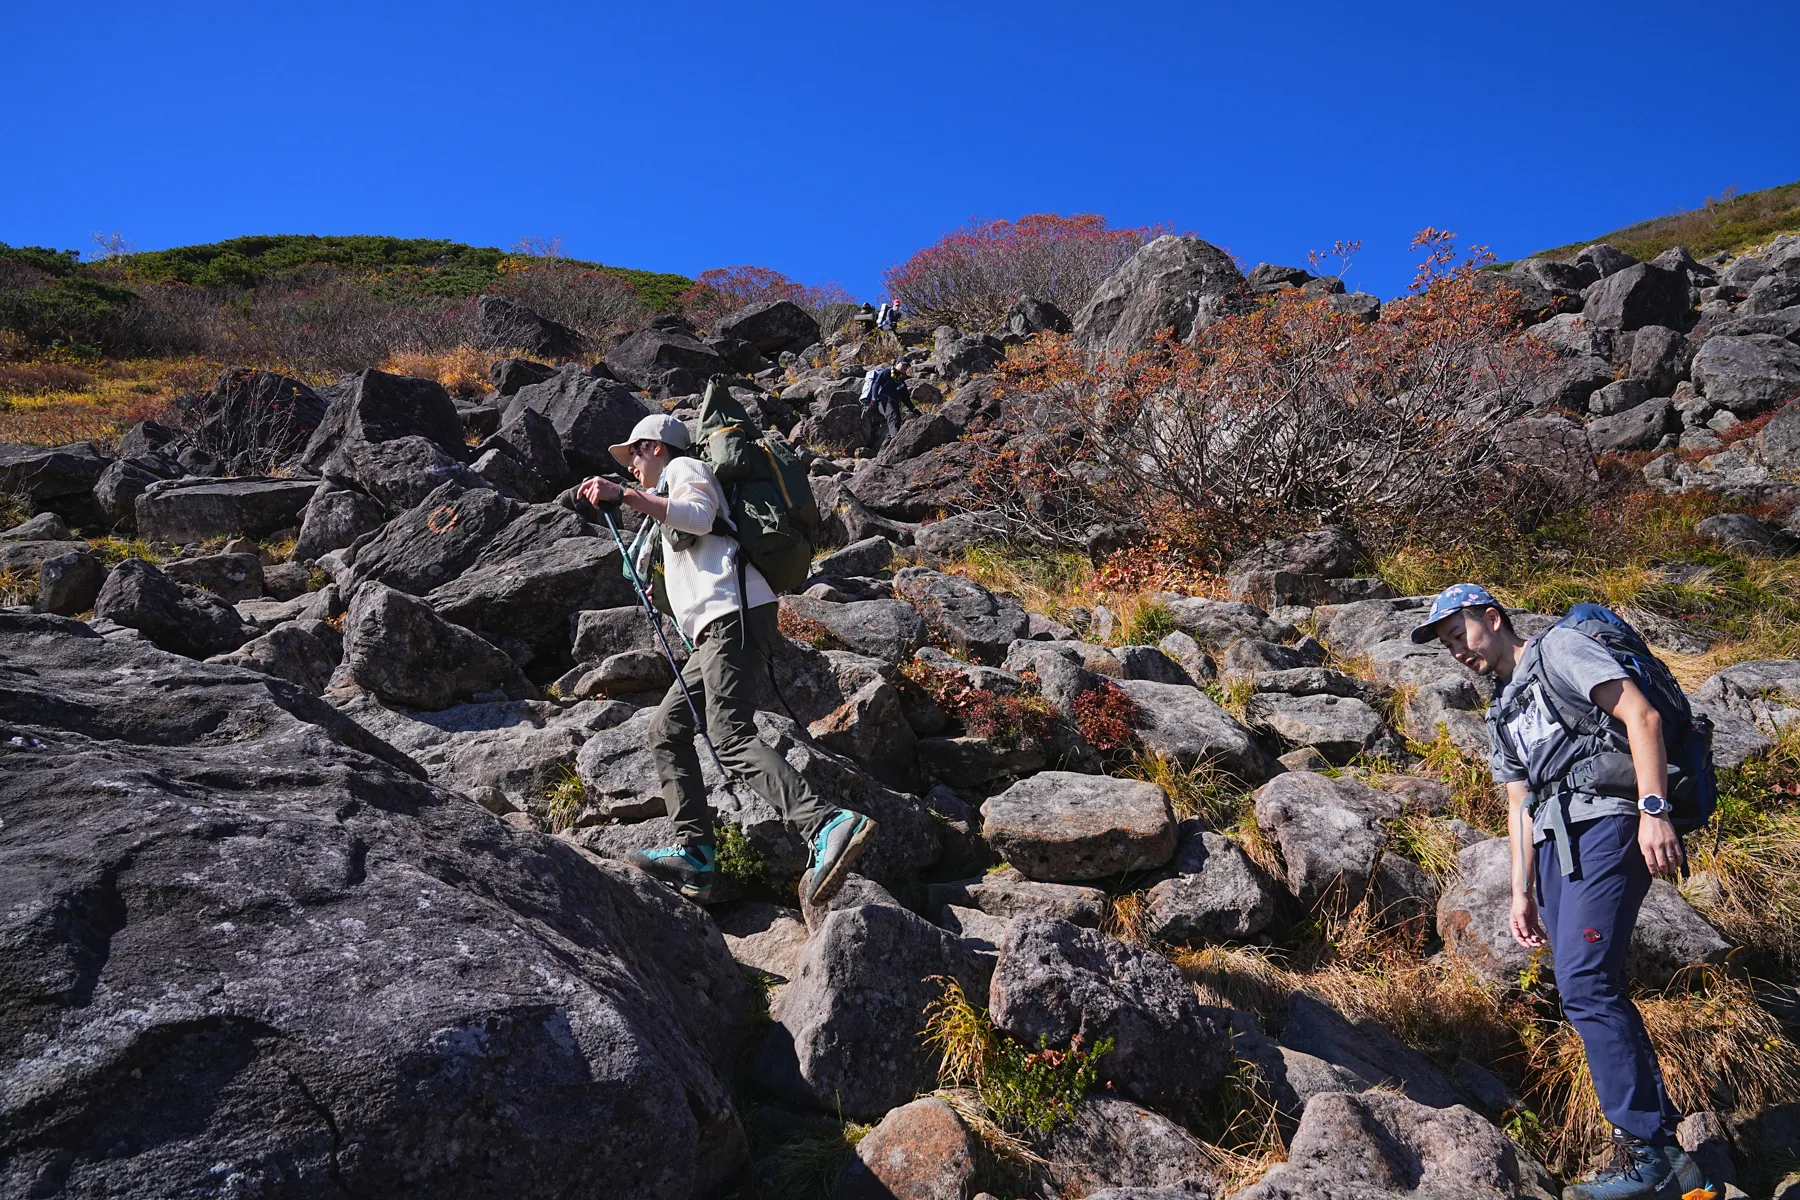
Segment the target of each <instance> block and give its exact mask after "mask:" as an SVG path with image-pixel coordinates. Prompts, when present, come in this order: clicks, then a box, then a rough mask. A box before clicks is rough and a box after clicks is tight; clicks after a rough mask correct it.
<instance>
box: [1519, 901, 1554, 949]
mask: <svg viewBox="0 0 1800 1200" xmlns="http://www.w3.org/2000/svg"><path fill="white" fill-rule="evenodd" d="M1511 924H1512V935H1513V941H1515V942H1517V943H1519V945H1521V946H1523V947H1525V948H1526V949H1527V950H1541V949H1543V948H1544V946H1545V945H1547V944H1548V939H1547V938H1545V936H1544V923H1543V922H1542V921H1540V920H1538V910H1537V901H1536V900H1533V899H1532V898H1531V895H1530V893H1528V892H1521V891H1516V890H1515V891H1514V892H1513V898H1512V920H1511Z"/></svg>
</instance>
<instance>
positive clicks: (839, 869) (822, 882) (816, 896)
mask: <svg viewBox="0 0 1800 1200" xmlns="http://www.w3.org/2000/svg"><path fill="white" fill-rule="evenodd" d="M874 840H875V818H873V817H863V818H862V828H860V829H858V830H857V831H856V832H855V833H853V834H851V835H850V844H849V845H847V846H845V847H844V852H843V853H842V854H840V855H838V858H837V861H836V862H834V863H832V864H831V869H830V870H829V871H827V872H825V876H824V878H822V879H815V880H813V886H812V902H813V903H814V904H823V903H825V902H826V901H827V900H830V899H831V898H832V897H833V896H835V895H837V893H838V889H839V888H841V887H843V886H844V877H845V876H847V875H848V874H850V868H851V867H853V866H855V865H856V860H857V859H859V858H861V857H862V853H863V851H864V850H867V849H868V848H869V843H870V842H872V841H874Z"/></svg>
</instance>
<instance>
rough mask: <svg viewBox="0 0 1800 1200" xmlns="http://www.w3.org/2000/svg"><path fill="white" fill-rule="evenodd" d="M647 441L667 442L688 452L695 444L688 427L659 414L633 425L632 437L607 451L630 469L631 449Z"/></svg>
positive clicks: (620, 463) (672, 418) (666, 414)
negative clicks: (689, 434)
mask: <svg viewBox="0 0 1800 1200" xmlns="http://www.w3.org/2000/svg"><path fill="white" fill-rule="evenodd" d="M646 440H648V441H653V442H666V443H668V444H669V445H671V446H673V447H675V449H677V450H686V449H687V448H688V447H689V446H692V445H693V444H694V439H693V438H692V437H690V436H688V427H687V426H686V425H684V424H682V423H681V422H680V421H677V420H676V419H675V418H674V417H671V416H670V415H669V414H668V413H657V414H655V415H653V416H648V417H645V418H644V419H643V420H641V421H639V422H638V423H637V424H636V425H633V426H632V427H631V436H630V437H628V438H626V439H625V440H624V441H622V442H620V443H619V444H618V445H616V446H608V447H607V449H609V450H611V451H612V456H613V457H614V458H615V459H617V460H618V462H619V465H620V466H622V467H626V468H629V467H630V466H631V448H632V447H633V446H635V445H637V444H638V443H639V442H642V441H646Z"/></svg>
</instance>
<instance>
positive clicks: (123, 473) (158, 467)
mask: <svg viewBox="0 0 1800 1200" xmlns="http://www.w3.org/2000/svg"><path fill="white" fill-rule="evenodd" d="M182 474H183V471H182V466H181V464H180V463H178V462H176V461H175V460H174V459H173V458H171V457H170V456H168V455H167V454H160V453H150V454H140V455H135V456H133V457H131V458H118V459H114V460H113V461H112V462H110V463H107V464H106V470H104V471H102V472H100V478H99V479H98V480H97V481H96V482H95V484H94V503H96V504H98V505H99V506H100V509H101V511H102V512H104V513H105V514H106V519H107V520H108V521H110V522H112V527H113V528H114V529H117V530H120V531H121V532H125V533H134V532H136V531H137V500H138V497H139V496H141V495H143V494H144V493H145V492H147V491H149V490H150V488H151V487H152V486H154V485H155V484H157V483H160V482H161V481H163V480H165V479H179V478H180V477H181V475H182Z"/></svg>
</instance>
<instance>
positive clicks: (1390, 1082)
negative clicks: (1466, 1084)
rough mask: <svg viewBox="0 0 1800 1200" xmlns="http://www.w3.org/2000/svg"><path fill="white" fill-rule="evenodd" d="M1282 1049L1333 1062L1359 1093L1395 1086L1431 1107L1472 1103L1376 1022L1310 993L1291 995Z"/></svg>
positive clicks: (1445, 1076)
mask: <svg viewBox="0 0 1800 1200" xmlns="http://www.w3.org/2000/svg"><path fill="white" fill-rule="evenodd" d="M1281 1045H1282V1048H1283V1049H1286V1050H1293V1051H1297V1052H1299V1053H1301V1054H1307V1055H1310V1056H1312V1057H1313V1058H1316V1059H1318V1060H1320V1061H1321V1062H1325V1063H1329V1064H1331V1067H1332V1070H1333V1073H1334V1074H1336V1075H1337V1076H1338V1077H1339V1078H1340V1079H1346V1080H1348V1081H1350V1083H1349V1087H1350V1089H1351V1090H1355V1091H1359V1092H1360V1091H1366V1090H1369V1089H1371V1088H1392V1089H1396V1090H1398V1091H1400V1092H1401V1093H1403V1094H1404V1095H1405V1096H1406V1097H1407V1098H1408V1099H1410V1100H1413V1101H1415V1102H1417V1103H1419V1104H1425V1105H1429V1106H1430V1107H1432V1108H1449V1107H1451V1106H1452V1105H1456V1104H1464V1103H1467V1102H1468V1101H1469V1099H1470V1097H1469V1096H1467V1095H1466V1094H1464V1092H1463V1090H1462V1088H1460V1087H1459V1086H1457V1084H1456V1083H1455V1082H1453V1081H1452V1080H1451V1079H1450V1078H1449V1077H1448V1076H1447V1075H1445V1074H1444V1073H1443V1072H1442V1071H1440V1070H1438V1068H1437V1067H1436V1066H1434V1065H1433V1064H1432V1062H1431V1060H1429V1059H1427V1058H1426V1057H1425V1056H1424V1055H1422V1054H1420V1053H1419V1052H1418V1051H1416V1050H1413V1049H1411V1048H1409V1047H1408V1046H1407V1045H1406V1044H1405V1043H1403V1042H1402V1041H1400V1039H1399V1038H1397V1037H1395V1036H1394V1035H1393V1034H1391V1033H1389V1032H1388V1031H1387V1030H1386V1029H1383V1028H1382V1027H1381V1025H1380V1024H1378V1023H1377V1022H1375V1021H1371V1020H1362V1021H1357V1022H1355V1023H1352V1022H1350V1021H1348V1020H1346V1019H1345V1018H1344V1016H1343V1015H1342V1014H1341V1013H1339V1012H1338V1011H1337V1010H1336V1009H1334V1008H1332V1007H1331V1006H1330V1005H1329V1004H1326V1003H1325V1002H1324V1001H1322V1000H1320V999H1317V998H1316V997H1314V996H1311V995H1309V994H1307V993H1306V992H1295V993H1293V994H1292V995H1291V996H1289V997H1288V1017H1287V1024H1286V1027H1285V1028H1284V1029H1283V1030H1282V1034H1281Z"/></svg>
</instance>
